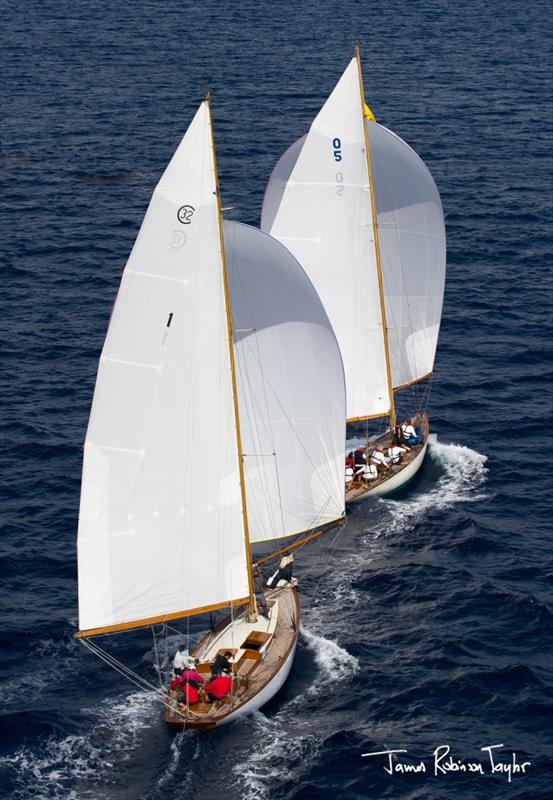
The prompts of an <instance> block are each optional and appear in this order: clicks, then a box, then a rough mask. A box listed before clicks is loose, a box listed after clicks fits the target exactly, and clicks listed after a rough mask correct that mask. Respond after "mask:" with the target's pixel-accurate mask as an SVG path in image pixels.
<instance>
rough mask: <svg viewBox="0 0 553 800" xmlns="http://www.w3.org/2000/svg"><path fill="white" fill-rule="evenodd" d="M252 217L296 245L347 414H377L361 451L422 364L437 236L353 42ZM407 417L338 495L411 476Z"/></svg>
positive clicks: (435, 217)
mask: <svg viewBox="0 0 553 800" xmlns="http://www.w3.org/2000/svg"><path fill="white" fill-rule="evenodd" d="M261 228H262V230H265V231H267V232H268V233H270V234H271V235H272V236H274V237H276V238H277V239H279V240H280V241H281V242H282V243H283V244H285V245H286V247H287V248H288V249H289V250H290V251H291V252H292V253H293V254H294V255H295V256H296V258H297V259H298V261H299V262H300V263H301V264H302V266H303V267H304V269H305V270H306V272H307V274H308V275H309V277H310V278H311V280H312V282H313V284H314V286H315V288H316V289H317V291H318V293H319V296H320V297H321V300H322V301H323V305H324V306H325V309H326V311H327V313H328V315H329V318H330V321H331V323H332V325H333V327H334V330H335V332H336V336H337V338H338V342H339V344H340V349H341V351H342V358H343V361H344V369H345V373H346V388H347V421H348V422H349V423H354V422H360V421H366V420H374V419H381V420H382V419H384V420H385V423H386V429H385V430H384V431H383V435H382V436H380V437H378V438H376V440H374V439H372V440H371V443H370V446H369V436H368V433H369V428H368V424H367V426H366V436H367V441H366V444H367V447H366V449H365V455H366V456H367V457H368V458H369V459H370V457H371V454H372V452H373V451H374V448H375V447H377V446H378V445H386V446H388V445H389V444H391V441H390V440H391V437H392V435H393V433H394V428H395V426H396V422H397V413H396V398H395V396H394V392H397V391H400V390H402V389H407V388H408V387H415V385H416V384H418V383H419V382H420V381H428V379H429V378H430V377H431V375H432V369H433V364H434V356H435V352H436V345H437V340H438V332H439V327H440V319H441V312H442V302H443V293H444V284H445V260H446V247H445V226H444V219H443V210H442V205H441V201H440V196H439V194H438V190H437V188H436V185H435V183H434V181H433V179H432V176H431V175H430V172H429V171H428V169H427V167H426V166H425V164H424V163H423V161H422V160H421V159H420V158H419V156H418V155H417V154H416V153H415V152H414V150H412V149H411V147H409V145H407V144H406V143H405V142H404V141H403V140H402V139H400V138H399V136H397V135H396V134H394V133H392V131H390V130H388V129H387V128H385V127H383V126H382V125H380V124H378V123H377V122H376V121H375V118H374V116H373V114H372V112H371V111H370V109H369V108H368V106H367V105H366V103H365V95H364V88H363V78H362V72H361V62H360V57H359V48H358V47H356V53H355V57H354V58H353V59H352V60H351V62H350V63H349V65H348V67H347V69H346V70H345V72H344V74H343V75H342V77H341V79H340V80H339V82H338V84H337V85H336V87H335V89H334V90H333V92H332V94H331V95H330V97H329V98H328V100H327V101H326V103H325V104H324V106H323V107H322V109H321V111H320V112H319V113H318V115H317V116H316V118H315V120H314V121H313V123H312V125H311V128H310V130H309V132H308V133H307V134H306V135H305V136H303V137H302V138H300V139H299V140H298V141H297V142H295V143H294V144H293V145H292V146H291V147H290V148H289V149H288V150H287V151H286V152H285V153H284V154H283V156H282V157H281V158H280V160H279V161H278V163H277V164H276V166H275V168H274V170H273V173H272V175H271V178H270V180H269V183H268V185H267V189H266V193H265V199H264V203H263V210H262V217H261ZM415 391H416V390H415V388H413V389H412V392H413V394H414V393H415ZM400 422H401V420H400ZM413 423H414V424H415V425H418V426H419V428H420V433H421V440H420V442H419V443H418V444H417V445H416V446H414V447H412V448H411V449H410V450H409V451H408V452H407V453H405V454H404V455H403V456H402V460H401V463H399V464H397V465H394V466H390V467H389V468H388V469H386V470H385V471H383V472H381V473H379V475H378V477H377V478H376V479H375V480H370V481H369V480H366V481H363V480H361V479H359V481H358V482H355V481H354V482H353V483H352V484H350V486H349V487H348V491H347V493H346V499H347V500H353V499H356V498H358V497H361V496H363V495H366V494H372V495H382V494H388V493H389V492H391V491H396V490H398V489H400V488H401V487H402V486H404V485H405V484H406V483H407V482H408V481H409V480H411V478H412V477H413V476H414V475H415V474H416V472H417V471H418V469H419V468H420V466H421V464H422V461H423V459H424V455H425V452H426V447H427V444H428V418H427V415H426V412H425V411H424V409H423V408H418V409H417V413H416V415H415V414H413ZM398 433H399V432H398Z"/></svg>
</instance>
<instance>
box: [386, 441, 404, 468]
mask: <svg viewBox="0 0 553 800" xmlns="http://www.w3.org/2000/svg"><path fill="white" fill-rule="evenodd" d="M406 452H407V448H406V447H400V446H399V445H397V444H393V445H391V447H389V448H388V452H387V456H388V458H389V459H390V462H391V463H392V464H400V463H401V459H402V456H403V454H404V453H406Z"/></svg>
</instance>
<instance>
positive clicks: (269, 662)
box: [164, 587, 300, 730]
mask: <svg viewBox="0 0 553 800" xmlns="http://www.w3.org/2000/svg"><path fill="white" fill-rule="evenodd" d="M265 597H266V598H267V602H268V604H269V605H270V606H271V612H270V617H271V618H270V620H269V621H267V620H265V619H264V618H263V617H259V620H258V622H257V623H249V622H247V612H246V610H242V613H241V614H240V615H239V616H238V617H237V618H235V620H234V623H233V624H232V626H231V625H230V623H231V619H230V617H228V618H226V619H225V620H224V621H223V623H221V624H220V625H219V626H217V628H216V629H215V631H213V632H210V633H209V634H208V635H207V636H204V638H203V639H202V640H201V641H200V642H198V644H197V645H196V646H195V647H194V648H193V649H192V650H191V655H193V656H194V657H196V658H199V659H200V663H199V664H198V665H197V670H198V672H200V673H201V674H202V675H204V676H205V677H206V681H208V680H209V677H210V674H211V670H210V664H211V662H212V661H213V658H214V656H215V655H216V653H217V652H218V651H219V650H223V651H225V650H231V651H234V652H233V658H232V664H233V691H232V694H231V696H230V697H228V698H225V699H224V700H222V701H220V702H218V703H209V702H201V703H197V704H196V705H193V706H190V707H188V708H186V709H183V708H182V707H181V708H179V706H178V703H177V699H176V695H175V692H172V691H171V690H168V691H167V695H166V706H165V712H164V719H165V722H167V723H168V724H169V725H171V726H173V727H176V728H196V729H200V730H209V729H210V728H213V727H215V725H218V724H220V723H221V722H222V721H223V720H227V719H228V718H230V717H231V715H232V716H234V715H236V716H238V715H239V712H240V710H241V709H242V708H244V706H245V705H246V704H250V703H251V706H252V707H251V710H252V711H254V710H255V709H256V708H257V707H259V706H258V705H256V701H257V700H259V705H261V704H262V703H263V702H267V701H268V700H269V699H270V697H271V696H272V694H271V691H270V684H271V683H272V682H273V681H274V682H275V684H276V683H277V679H278V673H279V671H280V669H281V668H282V667H283V666H284V664H285V662H286V660H287V658H288V656H289V655H290V654H291V653H292V650H293V648H294V646H295V644H296V641H297V638H298V634H299V627H300V604H299V597H298V592H297V589H296V588H295V587H284V588H283V589H276V590H274V591H272V592H267V593H266V594H265ZM275 617H276V619H275ZM231 637H232V639H233V641H234V643H235V644H239V646H238V647H234V648H233V647H231V646H230V645H229V642H230V641H231ZM238 640H240V641H239V642H238ZM264 690H265V691H264ZM276 691H278V687H275V690H274V692H273V694H274V693H275V692H276Z"/></svg>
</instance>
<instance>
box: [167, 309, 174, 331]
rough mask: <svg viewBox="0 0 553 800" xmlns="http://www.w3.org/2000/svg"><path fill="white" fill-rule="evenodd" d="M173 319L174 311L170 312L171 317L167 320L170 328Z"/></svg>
mask: <svg viewBox="0 0 553 800" xmlns="http://www.w3.org/2000/svg"><path fill="white" fill-rule="evenodd" d="M172 319H173V312H172V311H171V313H170V314H169V319H168V320H167V327H168V328H170V327H171V321H172Z"/></svg>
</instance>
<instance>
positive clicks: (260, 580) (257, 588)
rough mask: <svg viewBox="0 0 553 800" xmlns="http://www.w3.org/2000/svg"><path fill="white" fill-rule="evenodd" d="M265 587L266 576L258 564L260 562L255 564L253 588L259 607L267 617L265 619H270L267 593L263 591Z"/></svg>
mask: <svg viewBox="0 0 553 800" xmlns="http://www.w3.org/2000/svg"><path fill="white" fill-rule="evenodd" d="M264 588H265V576H264V575H263V573H262V572H261V569H260V567H259V566H258V564H254V566H253V589H254V592H255V600H256V603H257V607H258V608H260V609H261V614H262V615H263V616H264V617H265V619H269V607H268V606H267V601H266V600H265V594H264V592H263V590H264Z"/></svg>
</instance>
